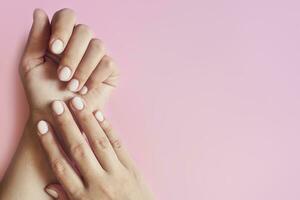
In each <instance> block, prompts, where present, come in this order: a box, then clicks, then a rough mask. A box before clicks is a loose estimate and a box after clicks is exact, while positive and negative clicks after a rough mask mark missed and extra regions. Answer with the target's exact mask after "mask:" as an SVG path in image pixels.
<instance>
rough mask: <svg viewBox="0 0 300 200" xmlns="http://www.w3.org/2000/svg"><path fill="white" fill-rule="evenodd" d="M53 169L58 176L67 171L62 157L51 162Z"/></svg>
mask: <svg viewBox="0 0 300 200" xmlns="http://www.w3.org/2000/svg"><path fill="white" fill-rule="evenodd" d="M51 165H52V169H53V171H54V172H55V173H56V174H57V176H59V177H61V176H63V175H64V173H65V169H66V168H65V163H64V161H63V160H62V159H61V158H58V159H55V160H53V161H52V162H51Z"/></svg>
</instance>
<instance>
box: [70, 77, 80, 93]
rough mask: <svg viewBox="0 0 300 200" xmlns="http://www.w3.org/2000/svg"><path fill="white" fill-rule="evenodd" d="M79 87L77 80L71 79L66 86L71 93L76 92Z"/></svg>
mask: <svg viewBox="0 0 300 200" xmlns="http://www.w3.org/2000/svg"><path fill="white" fill-rule="evenodd" d="M78 86H79V81H78V80H77V79H72V80H71V81H70V82H69V84H68V89H69V90H70V91H72V92H76V91H77V89H78Z"/></svg>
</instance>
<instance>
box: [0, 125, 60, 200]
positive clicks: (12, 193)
mask: <svg viewBox="0 0 300 200" xmlns="http://www.w3.org/2000/svg"><path fill="white" fill-rule="evenodd" d="M51 174H52V173H51V170H50V168H49V166H48V164H47V161H46V158H45V155H44V153H43V149H42V148H41V146H40V144H39V141H38V138H37V137H36V134H35V129H34V128H33V125H32V123H31V122H28V123H27V125H26V127H25V129H24V134H23V136H22V139H21V141H20V144H19V147H18V149H17V151H16V153H15V155H14V158H13V160H12V162H11V164H10V166H9V168H8V170H7V172H6V174H5V177H4V178H3V180H2V181H1V184H0V199H5V200H19V199H20V200H21V199H22V200H27V199H28V200H32V199H41V200H43V199H45V200H46V199H51V198H49V196H48V195H47V194H46V193H45V192H44V187H45V186H46V185H47V184H49V183H50V182H53V181H54V178H53V176H52V175H51Z"/></svg>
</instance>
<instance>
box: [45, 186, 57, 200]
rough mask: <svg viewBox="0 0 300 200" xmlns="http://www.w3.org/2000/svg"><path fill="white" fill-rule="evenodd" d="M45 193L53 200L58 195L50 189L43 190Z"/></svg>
mask: <svg viewBox="0 0 300 200" xmlns="http://www.w3.org/2000/svg"><path fill="white" fill-rule="evenodd" d="M45 192H46V193H47V194H48V195H49V196H51V197H53V198H54V199H57V198H58V193H57V191H56V190H54V189H52V188H45Z"/></svg>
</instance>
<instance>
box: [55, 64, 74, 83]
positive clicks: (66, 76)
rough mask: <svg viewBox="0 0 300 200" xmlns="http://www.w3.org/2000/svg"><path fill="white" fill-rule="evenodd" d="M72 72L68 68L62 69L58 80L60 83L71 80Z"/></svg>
mask: <svg viewBox="0 0 300 200" xmlns="http://www.w3.org/2000/svg"><path fill="white" fill-rule="evenodd" d="M71 74H72V71H71V69H70V68H69V67H63V68H62V69H61V70H60V71H59V73H58V78H59V80H61V81H68V80H69V79H70V78H71Z"/></svg>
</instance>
